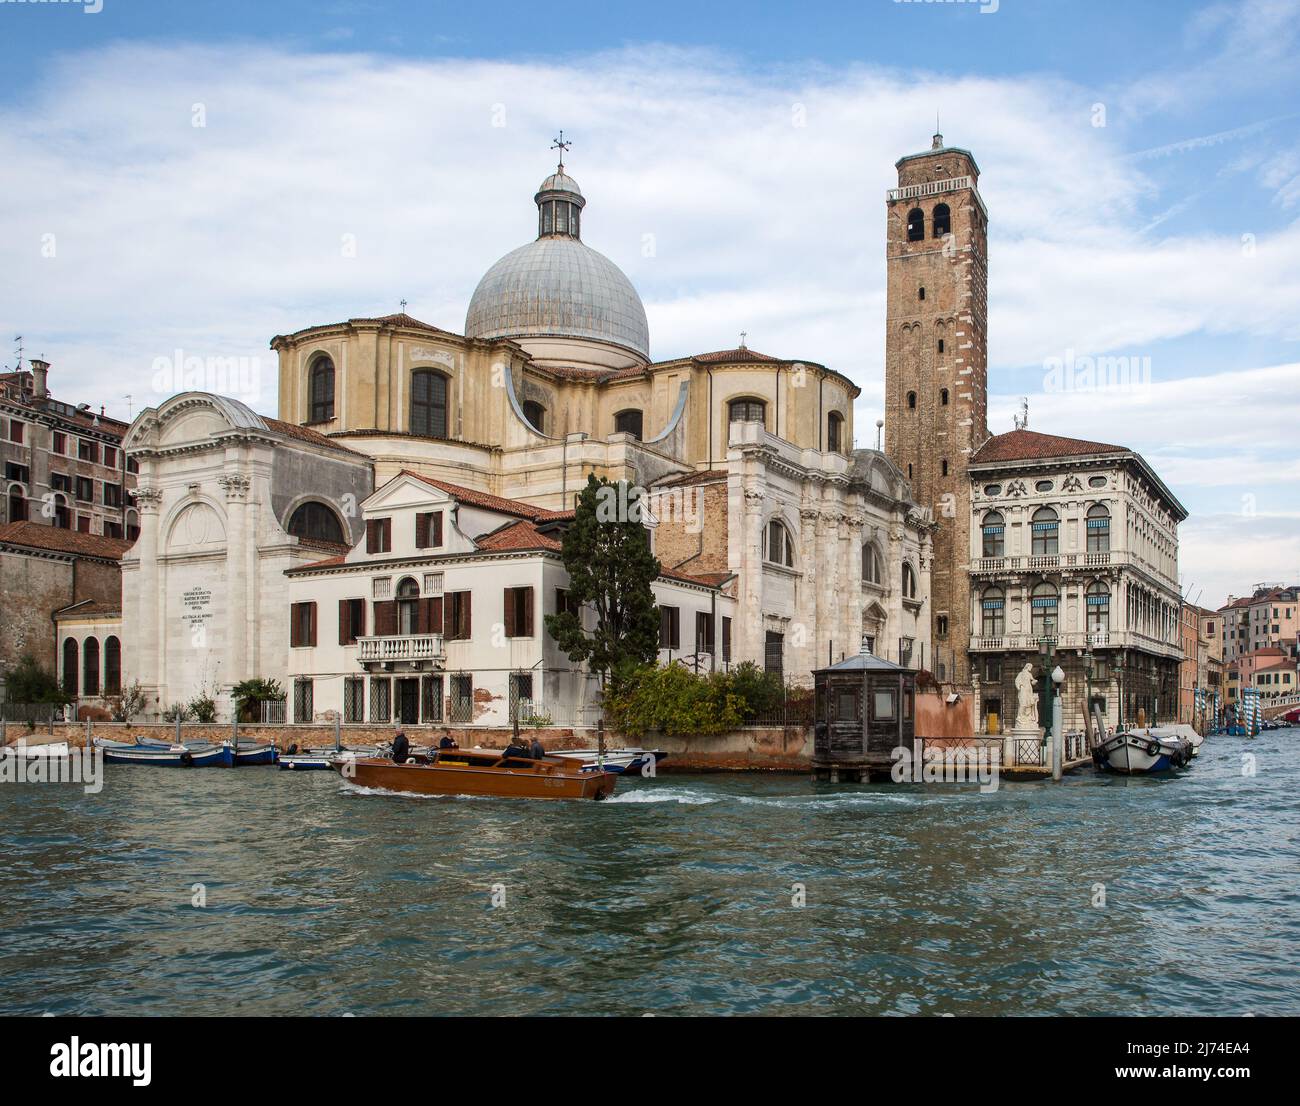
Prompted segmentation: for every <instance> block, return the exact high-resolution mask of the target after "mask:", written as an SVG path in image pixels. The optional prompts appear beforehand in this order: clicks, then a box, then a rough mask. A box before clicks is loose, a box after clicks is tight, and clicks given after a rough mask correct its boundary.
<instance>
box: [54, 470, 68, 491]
mask: <svg viewBox="0 0 1300 1106" xmlns="http://www.w3.org/2000/svg"><path fill="white" fill-rule="evenodd" d="M50 487H51V488H52V489H53V490H54V491H56V492H71V491H72V477H71V476H69V475H68V474H67V473H66V472H52V473H50Z"/></svg>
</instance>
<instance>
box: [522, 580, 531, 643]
mask: <svg viewBox="0 0 1300 1106" xmlns="http://www.w3.org/2000/svg"><path fill="white" fill-rule="evenodd" d="M532 636H533V589H532V588H524V637H532Z"/></svg>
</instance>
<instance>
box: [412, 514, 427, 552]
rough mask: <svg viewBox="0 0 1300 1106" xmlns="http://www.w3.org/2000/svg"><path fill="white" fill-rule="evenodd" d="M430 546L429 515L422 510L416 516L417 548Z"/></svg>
mask: <svg viewBox="0 0 1300 1106" xmlns="http://www.w3.org/2000/svg"><path fill="white" fill-rule="evenodd" d="M428 547H429V516H428V515H427V514H426V513H425V512H424V511H421V512H420V513H419V514H417V515H416V516H415V548H416V549H427V548H428Z"/></svg>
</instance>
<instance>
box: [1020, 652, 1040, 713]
mask: <svg viewBox="0 0 1300 1106" xmlns="http://www.w3.org/2000/svg"><path fill="white" fill-rule="evenodd" d="M1016 729H1018V730H1036V729H1038V692H1037V691H1036V690H1034V666H1033V664H1032V663H1030V662H1028V661H1026V662H1025V667H1024V668H1022V669H1021V670H1020V674H1019V675H1018V676H1017V677H1016Z"/></svg>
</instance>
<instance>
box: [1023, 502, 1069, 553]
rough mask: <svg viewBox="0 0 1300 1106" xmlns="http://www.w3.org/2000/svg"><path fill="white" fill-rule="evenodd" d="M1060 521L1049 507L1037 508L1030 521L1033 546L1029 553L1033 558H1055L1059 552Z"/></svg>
mask: <svg viewBox="0 0 1300 1106" xmlns="http://www.w3.org/2000/svg"><path fill="white" fill-rule="evenodd" d="M1060 528H1061V520H1060V519H1059V518H1058V517H1057V514H1056V512H1055V511H1054V510H1052V508H1051V507H1039V508H1038V510H1036V511H1035V512H1034V515H1033V518H1032V519H1030V529H1031V530H1032V531H1033V534H1034V537H1033V544H1032V548H1031V549H1030V552H1031V553H1032V554H1033V555H1034V556H1035V557H1055V556H1056V555H1057V553H1059V552H1060V549H1061V547H1060V542H1059V534H1060Z"/></svg>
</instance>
